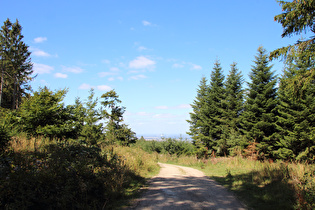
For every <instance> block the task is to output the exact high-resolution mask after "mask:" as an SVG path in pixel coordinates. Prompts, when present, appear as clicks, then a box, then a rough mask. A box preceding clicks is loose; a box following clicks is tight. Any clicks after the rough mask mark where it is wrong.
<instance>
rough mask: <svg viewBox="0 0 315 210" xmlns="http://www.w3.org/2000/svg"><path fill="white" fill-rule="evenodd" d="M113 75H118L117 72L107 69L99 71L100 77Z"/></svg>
mask: <svg viewBox="0 0 315 210" xmlns="http://www.w3.org/2000/svg"><path fill="white" fill-rule="evenodd" d="M113 75H116V72H110V71H107V72H99V73H98V76H99V77H107V76H113Z"/></svg>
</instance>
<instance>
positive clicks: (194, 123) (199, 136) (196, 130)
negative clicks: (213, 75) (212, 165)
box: [187, 77, 210, 158]
mask: <svg viewBox="0 0 315 210" xmlns="http://www.w3.org/2000/svg"><path fill="white" fill-rule="evenodd" d="M207 82H208V81H207V79H206V77H202V78H201V80H200V85H199V89H198V90H197V96H196V99H195V100H194V102H193V104H191V107H192V109H193V112H191V113H189V114H190V120H187V122H188V123H189V124H190V126H189V132H187V134H188V135H190V136H191V138H192V139H193V144H194V145H195V147H196V149H197V151H196V152H197V157H198V158H202V157H205V156H207V149H206V143H207V139H208V138H207V137H208V136H209V128H208V125H207V124H206V123H205V122H204V119H205V118H206V116H205V110H206V107H207V97H208V94H209V90H210V89H209V85H207Z"/></svg>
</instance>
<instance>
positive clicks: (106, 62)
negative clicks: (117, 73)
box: [102, 59, 110, 64]
mask: <svg viewBox="0 0 315 210" xmlns="http://www.w3.org/2000/svg"><path fill="white" fill-rule="evenodd" d="M102 63H105V64H110V60H107V59H104V60H102Z"/></svg>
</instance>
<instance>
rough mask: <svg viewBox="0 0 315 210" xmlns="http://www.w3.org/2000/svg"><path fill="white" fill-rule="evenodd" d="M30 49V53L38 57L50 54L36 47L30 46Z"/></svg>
mask: <svg viewBox="0 0 315 210" xmlns="http://www.w3.org/2000/svg"><path fill="white" fill-rule="evenodd" d="M30 51H32V55H35V56H38V57H50V56H51V55H50V54H49V53H47V52H44V51H43V50H40V49H38V48H30Z"/></svg>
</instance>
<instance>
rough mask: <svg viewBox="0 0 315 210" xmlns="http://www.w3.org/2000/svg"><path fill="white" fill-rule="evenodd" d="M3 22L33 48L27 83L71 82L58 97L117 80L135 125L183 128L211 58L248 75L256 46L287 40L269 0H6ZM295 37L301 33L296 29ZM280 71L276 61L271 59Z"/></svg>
mask: <svg viewBox="0 0 315 210" xmlns="http://www.w3.org/2000/svg"><path fill="white" fill-rule="evenodd" d="M0 6H1V8H5V9H3V10H2V11H1V13H0V21H1V25H3V22H4V21H5V20H6V19H7V18H10V19H11V21H12V22H15V20H16V19H18V20H19V22H20V24H21V25H22V27H23V30H22V34H23V35H24V42H25V43H26V44H27V45H29V49H30V51H31V52H32V55H31V57H32V62H33V64H34V72H35V73H36V74H38V76H37V77H36V79H35V80H34V81H33V82H31V85H32V87H33V89H34V90H37V89H38V87H43V86H47V87H48V88H50V89H51V90H58V89H63V88H69V92H68V94H67V97H66V99H65V103H66V104H74V101H75V97H80V98H81V99H82V100H85V99H87V97H88V95H89V90H90V89H91V88H94V89H95V95H96V96H98V97H100V96H101V95H102V94H103V93H105V92H107V91H109V90H112V89H115V91H116V92H117V94H118V95H119V98H120V99H121V100H122V104H123V106H125V107H126V112H125V122H126V124H129V126H130V127H131V128H132V130H133V131H135V132H136V133H137V135H147V136H148V135H152V134H155V135H160V134H164V135H166V136H170V135H179V134H185V133H186V132H187V131H188V130H189V124H188V123H187V122H186V120H187V119H189V112H191V110H192V109H191V107H190V105H189V104H192V102H193V100H194V99H195V97H196V94H197V88H198V84H199V82H200V80H201V78H202V76H205V77H207V78H208V79H209V77H210V72H211V70H212V68H213V66H214V62H215V60H216V59H219V61H220V62H221V66H222V68H223V72H224V74H225V75H227V74H228V72H229V70H230V64H232V63H233V62H237V68H238V69H239V70H240V71H241V72H242V74H243V75H244V79H245V80H246V81H248V74H249V72H250V69H251V66H252V65H253V64H254V63H253V60H254V56H255V55H256V53H257V48H258V47H259V46H263V47H264V48H265V49H266V50H267V51H272V50H275V49H276V48H280V47H282V46H286V45H288V44H293V43H294V42H295V41H296V40H297V38H296V37H291V38H281V34H282V31H283V29H282V26H281V25H280V24H279V23H277V22H275V21H274V16H275V15H277V14H280V13H281V7H280V6H279V4H278V3H277V2H276V1H274V0H267V1H266V0H255V1H252V0H244V1H234V0H222V1H209V0H199V1H186V0H184V1H179V0H178V1H177V0H176V1H169V0H168V1H167V0H159V1H157V0H154V1H153V0H152V1H145V0H142V1H138V0H135V1H127V0H124V1H122V0H118V1H114V0H104V1H82V0H78V1H75V2H73V1H60V0H56V1H39V0H37V1H32V0H29V1H22V0H17V1H4V0H0ZM298 38H299V37H298ZM272 63H273V64H274V67H273V69H272V70H276V73H277V74H278V75H280V74H282V64H281V63H280V62H279V61H274V62H272Z"/></svg>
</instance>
